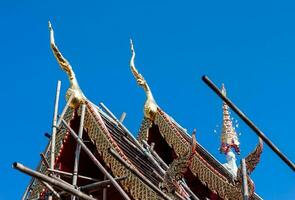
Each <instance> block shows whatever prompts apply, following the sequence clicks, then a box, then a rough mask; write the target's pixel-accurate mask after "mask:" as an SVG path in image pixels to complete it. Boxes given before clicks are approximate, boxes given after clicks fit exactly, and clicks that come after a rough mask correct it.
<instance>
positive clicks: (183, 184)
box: [142, 140, 199, 200]
mask: <svg viewBox="0 0 295 200" xmlns="http://www.w3.org/2000/svg"><path fill="white" fill-rule="evenodd" d="M142 142H143V143H144V144H145V145H146V146H147V147H148V148H149V151H150V152H151V153H152V155H153V156H155V157H156V158H157V159H158V161H159V162H160V163H161V164H162V165H163V166H164V167H165V170H167V169H168V165H167V164H166V163H165V162H164V161H163V160H162V158H161V157H160V156H159V155H158V154H157V152H155V151H154V150H153V148H152V147H151V146H149V144H148V143H147V142H146V141H145V140H143V141H142ZM180 184H181V185H182V186H183V188H184V189H185V191H186V192H187V193H189V195H190V196H191V197H192V198H193V199H194V200H199V198H198V197H197V196H196V195H195V194H194V193H193V191H192V190H191V189H190V188H189V187H188V186H187V185H186V184H185V182H184V181H180Z"/></svg>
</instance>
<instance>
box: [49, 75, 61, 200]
mask: <svg viewBox="0 0 295 200" xmlns="http://www.w3.org/2000/svg"><path fill="white" fill-rule="evenodd" d="M60 87H61V81H60V80H59V81H57V88H56V95H55V102H54V113H53V121H52V134H51V149H50V169H54V163H55V136H56V122H57V114H58V104H59V95H60ZM48 200H52V196H51V195H49V197H48Z"/></svg>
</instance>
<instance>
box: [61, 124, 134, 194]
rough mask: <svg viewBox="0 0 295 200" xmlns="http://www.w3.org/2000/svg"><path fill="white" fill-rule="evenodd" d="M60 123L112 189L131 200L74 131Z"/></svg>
mask: <svg viewBox="0 0 295 200" xmlns="http://www.w3.org/2000/svg"><path fill="white" fill-rule="evenodd" d="M62 123H63V124H64V125H65V126H66V128H67V129H68V130H69V131H70V133H71V135H72V136H73V138H74V139H75V140H76V141H77V142H78V143H79V144H80V145H81V148H82V149H83V150H84V151H85V153H86V154H87V155H88V156H89V158H90V159H91V160H92V161H93V163H94V164H95V165H96V166H97V167H98V168H99V169H100V170H101V172H102V173H103V174H104V175H105V176H106V177H107V178H108V179H109V180H110V181H111V182H112V184H113V185H114V187H115V188H116V189H117V190H118V192H119V193H120V194H121V195H122V197H123V198H124V199H125V200H131V199H130V198H129V196H128V195H127V194H126V193H125V191H124V190H123V189H122V188H121V186H120V185H119V184H118V183H117V181H116V180H115V179H114V178H113V177H112V175H110V174H109V173H108V171H107V170H106V169H105V168H104V167H103V166H102V165H101V164H100V162H99V161H98V160H97V159H96V157H95V156H94V155H93V154H92V152H91V151H90V150H89V149H88V147H87V146H86V145H85V144H84V142H83V141H82V140H81V139H80V138H79V137H78V136H77V134H76V133H75V131H74V130H73V129H72V128H71V127H70V126H69V125H68V124H67V123H66V121H65V120H64V119H62Z"/></svg>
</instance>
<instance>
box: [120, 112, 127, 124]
mask: <svg viewBox="0 0 295 200" xmlns="http://www.w3.org/2000/svg"><path fill="white" fill-rule="evenodd" d="M125 118H126V113H125V112H123V113H122V115H121V117H120V119H119V122H120V123H123V121H124V119H125Z"/></svg>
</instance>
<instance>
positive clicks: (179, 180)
mask: <svg viewBox="0 0 295 200" xmlns="http://www.w3.org/2000/svg"><path fill="white" fill-rule="evenodd" d="M49 28H50V39H51V40H50V41H51V47H52V50H53V53H54V55H55V57H56V58H57V61H58V63H59V64H60V66H61V68H62V69H63V70H64V71H65V72H66V73H67V75H68V77H69V80H70V83H71V85H70V88H69V89H68V91H67V94H66V96H67V105H66V106H65V108H64V111H63V112H62V114H61V116H60V120H59V122H61V121H62V120H64V123H65V124H63V123H57V125H56V127H55V128H58V131H57V133H56V140H55V143H54V146H55V152H54V158H55V160H54V163H55V164H54V169H51V168H49V167H48V166H47V165H46V162H49V161H50V156H51V155H50V145H52V144H51V142H49V144H48V146H47V147H46V149H45V151H44V157H45V160H43V161H42V162H40V164H39V166H38V168H37V171H39V172H42V173H43V174H45V175H50V176H52V174H53V173H54V174H59V175H60V177H56V178H57V179H58V180H59V181H63V182H66V183H67V184H69V183H70V182H71V174H72V173H73V162H74V160H75V159H76V158H75V146H76V141H75V137H73V135H71V134H73V133H72V132H78V131H80V128H79V127H80V124H81V122H80V120H81V119H84V120H83V127H82V129H81V130H82V133H83V137H82V138H80V139H81V140H82V143H83V144H84V143H85V146H86V147H85V148H89V150H90V152H91V154H93V156H94V157H95V159H97V161H98V162H100V163H101V165H102V166H103V167H104V168H105V169H106V170H107V171H108V172H109V173H110V175H111V176H112V177H114V178H116V179H118V180H119V179H120V180H119V181H118V182H119V185H120V187H122V189H123V190H124V191H125V192H126V194H128V196H129V197H130V198H131V199H135V200H139V199H141V200H143V199H167V200H169V199H181V200H186V199H187V200H188V199H204V198H209V199H242V192H241V180H240V179H239V178H236V177H234V176H233V175H232V174H231V173H230V172H229V171H228V170H227V169H226V168H224V167H223V166H222V164H221V163H220V162H219V161H218V160H217V159H216V158H215V157H214V156H212V155H211V154H210V153H209V152H208V151H207V150H206V149H205V148H204V147H202V145H201V144H199V143H198V142H197V141H196V140H197V139H196V138H197V137H196V138H195V137H194V136H193V137H192V136H191V135H190V134H188V133H187V131H186V130H185V129H183V128H182V127H181V126H180V125H179V124H178V123H177V122H176V121H175V120H174V119H173V118H172V117H171V116H169V115H168V114H167V113H166V112H165V111H163V110H162V109H161V108H160V107H159V106H158V105H157V104H156V101H155V99H154V97H153V95H152V92H151V89H150V87H149V86H148V84H147V82H146V80H145V79H144V77H143V76H142V75H141V74H140V73H139V72H138V70H137V69H136V68H135V64H134V59H135V51H134V47H133V43H132V41H131V51H132V58H131V61H130V68H131V71H132V73H133V75H134V76H135V78H136V81H137V83H138V85H139V86H141V87H142V88H143V89H144V91H145V93H146V96H147V100H146V102H145V105H144V118H143V121H142V124H141V128H140V130H139V134H138V138H137V139H135V138H134V136H133V134H132V133H130V131H129V130H128V129H127V128H126V127H125V126H124V125H123V123H122V122H121V121H120V120H118V119H117V118H116V117H115V116H114V115H113V114H112V113H111V111H110V110H109V109H107V108H106V107H104V106H102V107H98V106H96V105H95V104H93V103H92V102H91V101H90V100H88V99H87V97H86V96H85V95H84V94H83V92H82V91H81V89H80V87H79V85H78V81H77V80H76V77H75V73H74V71H73V69H72V67H71V66H70V64H69V62H68V61H67V60H66V59H65V58H64V57H63V56H62V54H61V53H60V51H59V50H58V48H57V46H56V45H55V42H54V35H53V29H52V27H51V24H49ZM83 106H85V115H84V112H83V111H82V110H83V109H82V107H83ZM77 137H78V136H77ZM261 152H262V143H261V142H260V143H259V144H258V146H257V147H256V149H255V150H254V151H253V152H252V153H251V154H250V155H249V156H248V157H247V158H248V159H246V160H247V161H248V163H249V167H250V168H248V170H250V172H252V171H253V170H254V168H255V167H256V165H257V163H258V161H259V159H260V155H261ZM80 165H81V166H80V170H79V171H80V175H83V176H87V177H92V178H88V179H86V180H85V178H84V179H83V178H82V179H83V180H82V179H81V180H80V179H79V181H78V183H77V185H76V186H75V187H77V188H78V189H79V190H82V191H83V192H85V194H88V195H93V196H94V197H96V198H101V193H98V190H97V189H95V190H94V191H93V190H85V187H84V186H85V184H91V183H93V182H92V181H93V180H96V181H103V180H104V178H105V177H104V175H103V173H102V172H100V170H99V169H97V168H96V167H95V165H94V164H93V163H92V162H91V160H90V159H89V158H88V157H87V155H86V154H85V153H82V152H81V161H80ZM54 170H55V171H54ZM239 170H240V169H239ZM62 173H68V174H70V177H67V178H63V177H62V176H61V174H62ZM239 173H240V171H239ZM248 184H249V185H250V187H252V186H253V189H252V190H251V191H250V192H251V197H252V199H261V198H260V197H259V196H258V195H256V194H255V193H254V185H253V184H252V181H251V179H250V177H248ZM83 187H84V189H83ZM28 188H29V192H27V195H26V198H27V199H34V198H39V199H45V196H46V194H48V187H46V185H44V183H43V182H40V181H38V180H37V179H34V178H33V179H32V181H31V183H30V185H29V187H28ZM57 191H58V192H59V193H60V195H61V196H62V197H64V198H65V199H67V198H68V195H67V194H66V193H64V192H63V191H62V190H60V188H59V189H57ZM109 191H111V192H109V193H110V194H109V195H110V198H114V199H122V197H121V196H120V195H118V194H117V193H114V192H113V191H115V189H114V188H113V187H111V188H110V189H109Z"/></svg>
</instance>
